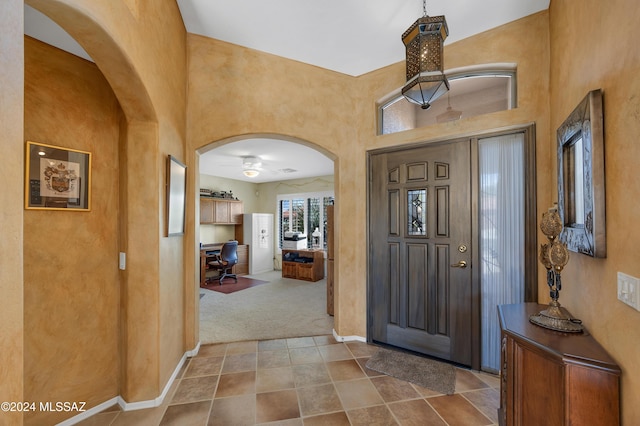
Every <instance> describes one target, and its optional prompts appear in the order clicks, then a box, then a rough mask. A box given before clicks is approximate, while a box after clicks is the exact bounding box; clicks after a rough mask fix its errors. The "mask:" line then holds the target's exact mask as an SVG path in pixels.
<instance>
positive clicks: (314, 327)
mask: <svg viewBox="0 0 640 426" xmlns="http://www.w3.org/2000/svg"><path fill="white" fill-rule="evenodd" d="M286 139H287V140H284V138H283V137H278V136H277V135H271V136H268V137H266V136H258V135H256V136H252V137H247V138H245V139H240V140H238V139H235V138H233V140H230V141H220V142H216V143H213V144H211V145H209V146H207V147H203V148H201V149H200V150H199V151H198V153H199V154H200V155H199V188H198V189H199V190H200V193H201V197H200V198H199V201H200V205H199V206H198V205H196V209H197V210H199V211H200V212H201V214H200V220H199V221H198V222H199V225H198V227H197V231H198V232H197V234H198V235H197V240H196V242H197V243H201V244H202V245H203V247H204V248H206V247H209V246H211V245H216V244H219V243H223V242H224V241H227V240H238V241H239V247H240V246H245V247H246V250H247V251H248V252H249V256H248V258H249V265H248V266H247V270H248V274H242V278H243V279H244V278H249V279H253V280H258V281H261V282H262V284H260V285H255V286H252V287H250V288H246V289H242V290H241V291H234V292H230V293H224V292H219V291H215V290H218V289H217V286H220V284H219V283H218V281H216V280H215V279H213V280H212V281H211V283H209V284H210V285H208V286H205V287H206V288H202V287H201V288H199V289H196V290H198V291H199V294H200V298H199V311H200V312H199V319H200V324H199V336H200V342H201V343H203V344H206V343H222V342H231V341H243V340H264V339H275V338H292V337H303V336H312V335H320V334H332V332H333V317H332V316H330V315H328V314H327V302H326V300H327V299H326V297H327V275H328V272H329V271H328V269H326V268H328V259H327V258H326V256H325V255H324V253H323V261H324V265H325V267H324V268H323V276H324V278H321V279H318V280H315V278H318V277H315V276H314V280H311V281H305V280H302V279H292V278H288V277H283V273H282V271H281V268H282V265H283V262H282V253H281V249H282V248H287V247H284V246H283V245H282V244H283V236H284V231H295V232H294V233H295V234H296V237H298V236H299V237H303V236H304V237H305V239H304V240H301V241H299V242H300V243H301V244H303V245H304V247H301V249H305V248H311V244H312V243H313V241H314V239H313V237H314V232H315V231H316V229H318V232H320V237H321V238H319V240H318V245H319V247H320V248H322V243H323V242H324V241H326V233H323V231H325V226H326V220H323V218H324V217H326V213H325V210H326V200H327V199H331V200H333V197H334V191H335V190H334V186H335V183H334V179H333V174H334V161H333V159H332V158H331V156H330V154H329V153H325V152H322V150H320V149H317V148H310V147H309V146H308V145H309V144H308V143H305V144H302V143H297V142H294V141H291V140H290V139H291V138H286ZM247 157H251V158H252V159H254V161H253V163H252V165H253V166H255V168H256V172H257V173H255V174H254V175H253V176H247V175H246V174H245V173H243V172H244V166H245V164H244V160H245V159H246V158H247ZM256 159H257V161H256ZM301 164H304V167H301V166H300V165H301ZM309 164H313V165H314V167H309V166H308V165H309ZM323 165H324V166H323ZM321 166H322V167H321ZM318 170H320V172H318ZM203 193H207V194H213V195H212V196H213V197H214V198H215V197H216V196H219V195H218V194H221V193H224V194H225V195H227V194H233V198H234V202H235V203H236V204H241V205H242V206H243V214H242V215H241V216H243V218H242V220H243V222H244V221H245V219H246V218H247V216H253V217H255V216H260V217H267V216H268V217H269V219H268V220H269V221H270V223H269V225H270V226H269V227H264V229H271V230H272V232H270V233H271V235H269V236H268V237H269V238H264V239H262V238H261V239H260V240H259V241H260V243H257V242H256V241H254V240H253V238H252V232H254V231H256V230H257V229H258V228H255V227H254V228H255V229H254V231H251V230H249V229H248V228H247V227H245V226H244V223H235V222H234V223H233V224H223V223H218V222H216V221H212V220H208V219H204V220H203V215H202V208H201V207H202V201H203V200H204V201H212V200H211V198H208V196H204V197H203V196H202V194H203ZM329 195H330V197H329ZM328 197H329V198H328ZM213 201H217V200H213ZM285 228H286V229H285ZM260 229H262V228H260ZM298 234H299V235H298ZM296 239H297V238H296ZM262 242H264V244H268V245H270V246H271V249H272V251H271V255H270V256H269V257H270V258H271V259H270V260H271V262H270V263H271V265H270V266H271V267H270V268H258V270H256V269H255V268H253V266H255V265H256V262H255V256H251V253H250V251H251V248H254V249H255V248H259V247H260V245H259V244H261V243H262ZM307 243H308V244H307ZM296 248H297V246H296ZM201 251H202V249H201ZM252 259H253V261H252ZM314 263H315V262H314ZM201 269H202V262H200V270H198V274H197V275H198V276H201V272H202V271H201ZM209 273H210V274H211V275H215V273H214V272H213V271H209ZM205 275H207V276H208V274H207V273H206V272H205ZM233 283H234V281H233V280H228V279H225V280H224V283H223V285H222V287H224V286H227V285H230V284H233Z"/></svg>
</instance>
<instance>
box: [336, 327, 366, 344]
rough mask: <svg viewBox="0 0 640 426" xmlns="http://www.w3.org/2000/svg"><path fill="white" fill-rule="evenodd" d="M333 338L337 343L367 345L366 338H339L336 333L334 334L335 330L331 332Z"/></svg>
mask: <svg viewBox="0 0 640 426" xmlns="http://www.w3.org/2000/svg"><path fill="white" fill-rule="evenodd" d="M333 337H334V338H335V339H336V340H337V341H338V342H363V343H367V338H366V337H362V336H340V335H339V334H338V333H336V330H335V329H334V330H333Z"/></svg>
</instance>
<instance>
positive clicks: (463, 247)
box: [458, 244, 467, 253]
mask: <svg viewBox="0 0 640 426" xmlns="http://www.w3.org/2000/svg"><path fill="white" fill-rule="evenodd" d="M458 251H459V252H460V253H466V252H467V246H465V245H464V244H460V245H459V246H458Z"/></svg>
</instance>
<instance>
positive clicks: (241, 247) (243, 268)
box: [200, 243, 249, 285]
mask: <svg viewBox="0 0 640 426" xmlns="http://www.w3.org/2000/svg"><path fill="white" fill-rule="evenodd" d="M223 244H224V243H215V244H205V245H203V246H202V247H201V248H200V285H204V284H205V282H206V280H207V271H208V270H209V269H210V268H209V264H208V262H211V261H212V260H214V259H215V256H214V252H215V251H218V252H219V251H220V249H222V245H223ZM237 253H238V263H237V264H236V265H235V266H234V267H233V273H234V274H236V275H246V274H248V273H249V246H248V245H246V244H238V251H237Z"/></svg>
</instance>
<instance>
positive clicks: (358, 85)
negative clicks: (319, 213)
mask: <svg viewBox="0 0 640 426" xmlns="http://www.w3.org/2000/svg"><path fill="white" fill-rule="evenodd" d="M27 2H28V3H29V4H30V5H32V6H34V7H35V8H37V9H39V10H41V11H43V12H44V13H46V14H47V15H49V16H50V17H52V18H54V19H55V20H56V21H57V22H58V23H59V24H61V25H62V26H63V27H64V28H65V29H67V31H68V32H69V33H70V34H71V35H72V36H73V37H74V38H76V40H78V41H79V42H80V44H81V45H83V47H84V48H85V50H87V51H88V52H89V54H90V55H91V56H92V57H93V59H94V60H95V62H96V64H97V66H98V68H99V69H100V71H101V72H102V74H103V75H104V77H105V79H106V81H107V82H108V83H109V85H110V86H111V89H112V90H113V92H114V93H115V96H116V98H117V99H118V101H119V103H120V106H121V108H122V111H123V113H124V116H125V117H126V118H125V119H123V120H121V121H120V132H119V135H120V137H119V139H120V149H119V151H118V158H119V161H120V168H119V182H120V194H119V200H120V201H119V204H120V208H121V211H120V212H119V214H120V222H119V226H120V228H119V230H118V233H119V235H121V238H120V247H119V249H120V250H124V251H127V253H128V269H127V271H124V272H119V285H120V286H121V289H122V300H121V302H122V305H121V306H122V311H121V316H120V321H121V324H122V329H121V333H122V334H121V336H122V347H121V348H120V349H121V358H120V362H121V365H122V373H121V378H120V393H121V394H122V395H123V396H124V397H125V399H127V400H128V401H136V400H145V399H150V398H155V397H157V396H158V394H159V392H160V391H161V390H162V388H163V386H164V384H165V383H166V380H167V378H168V377H169V375H170V374H171V372H172V368H174V367H175V365H176V363H177V362H178V360H179V357H180V355H181V354H182V353H183V352H184V350H185V349H190V348H192V347H193V346H194V344H195V342H197V292H196V291H195V285H194V283H195V282H196V278H195V274H196V271H197V261H196V257H197V236H196V235H197V231H196V228H197V225H196V222H195V221H196V220H197V212H196V211H195V206H196V201H195V200H196V197H197V188H198V179H199V177H198V176H197V174H195V173H189V175H188V186H189V197H188V201H187V203H188V204H187V233H186V235H185V236H184V237H172V238H166V237H164V234H163V223H164V222H163V221H164V206H163V202H164V178H165V176H164V161H165V158H166V155H167V154H172V155H175V156H177V157H178V158H184V159H185V162H186V163H187V166H188V167H189V169H188V170H191V171H197V161H196V160H197V155H196V153H195V151H196V149H198V148H200V147H203V146H205V145H207V144H209V143H212V142H214V143H215V142H217V141H222V140H225V139H226V138H233V137H238V136H242V135H251V134H255V135H263V134H267V135H281V136H284V137H289V138H293V139H295V140H296V141H302V142H304V143H306V144H308V145H310V146H312V147H315V148H317V149H319V150H321V151H322V152H323V153H325V154H327V155H329V156H330V157H331V158H332V159H334V160H335V161H336V173H335V180H336V198H337V205H336V233H337V235H338V236H339V237H338V240H337V241H336V249H337V253H338V260H337V270H338V271H337V274H336V284H337V286H338V288H337V291H336V294H337V298H338V300H337V301H336V322H335V326H336V331H337V332H338V333H339V334H341V335H344V336H350V335H358V336H364V335H365V334H366V262H367V259H366V252H367V248H366V245H365V241H366V239H365V236H366V217H367V206H366V196H365V194H366V155H365V153H366V150H368V149H374V148H380V147H388V146H393V145H399V144H405V143H413V142H420V141H431V140H439V139H444V138H448V137H452V136H457V135H461V134H474V133H478V132H483V131H485V130H487V129H492V128H500V127H505V126H514V125H524V124H528V123H530V122H535V123H536V132H537V152H536V154H537V172H538V173H537V184H538V212H539V213H540V212H542V211H543V210H544V209H546V208H547V207H548V205H549V204H550V203H551V202H552V200H553V199H554V198H555V188H554V186H555V128H556V127H557V125H558V124H559V123H561V122H562V120H563V119H564V117H565V116H566V114H567V113H568V112H569V111H570V110H571V109H572V108H573V107H574V106H575V104H576V102H577V101H578V100H579V99H581V98H582V97H583V96H584V94H586V92H587V91H588V90H591V89H593V88H596V86H598V87H602V88H603V90H604V92H605V145H606V157H607V158H606V167H607V177H606V178H607V206H606V208H607V219H608V221H607V222H608V226H607V231H608V237H607V242H608V247H609V256H608V258H607V259H606V260H602V259H589V258H586V257H584V256H573V257H572V260H571V262H570V263H569V265H568V267H567V268H566V271H565V273H564V274H563V278H564V279H565V280H566V281H565V282H567V283H568V284H567V285H566V286H565V288H564V289H563V294H562V295H561V302H563V304H565V305H566V306H567V307H568V308H570V309H571V310H572V311H573V313H574V314H575V315H577V316H580V317H581V318H582V319H583V320H584V321H585V324H586V325H587V327H588V328H589V329H590V330H591V331H592V332H593V334H594V335H595V336H596V338H597V339H598V340H599V341H600V342H601V343H602V344H603V345H604V346H605V348H607V349H608V350H609V351H610V352H611V354H612V355H613V356H614V358H615V359H616V360H617V361H618V362H619V363H620V365H621V366H622V368H623V381H622V397H623V420H624V423H625V424H635V423H639V422H640V408H638V407H637V406H636V404H635V401H637V400H638V399H640V384H639V381H638V379H637V378H635V377H634V372H635V371H637V369H638V367H639V365H638V362H639V361H638V360H639V359H640V356H639V354H638V346H637V345H635V344H634V342H637V341H638V336H637V333H638V331H637V330H638V327H635V326H636V325H638V322H639V321H638V313H637V312H635V311H632V310H631V309H630V308H627V307H626V306H625V305H622V304H620V302H617V301H616V300H615V290H614V288H615V272H616V271H619V270H620V271H623V272H627V273H629V274H631V275H635V276H640V271H638V269H637V268H638V266H637V265H636V264H635V263H634V260H635V257H634V253H635V251H634V246H633V243H634V241H633V237H634V236H636V235H637V232H634V229H635V228H634V227H633V226H632V225H633V223H634V219H635V218H636V217H638V211H637V210H638V205H637V203H635V204H634V202H633V200H635V199H637V198H638V197H637V196H636V195H637V192H638V184H636V183H635V181H633V180H632V179H629V178H628V177H627V176H633V171H634V169H633V165H634V164H635V163H637V160H638V148H637V147H636V145H635V144H634V140H635V139H634V136H635V135H637V134H638V128H637V127H638V119H637V110H638V108H637V107H636V106H637V105H636V104H637V99H638V97H637V94H638V89H639V87H638V86H639V85H640V83H638V80H637V77H636V76H635V75H636V74H637V72H638V53H637V52H636V51H634V50H633V49H632V46H633V45H634V44H633V43H634V41H635V40H636V39H637V38H638V37H637V36H638V31H639V30H638V29H637V26H635V22H637V21H638V18H639V16H638V8H637V6H636V5H635V3H634V1H632V0H615V1H614V2H613V3H611V2H609V3H607V4H606V6H605V5H601V4H600V3H598V2H597V1H596V0H587V3H586V6H584V5H583V6H584V7H579V6H580V5H578V4H574V3H575V2H568V1H558V0H552V2H551V8H550V11H549V12H546V11H545V12H542V13H539V14H536V15H534V16H531V17H528V18H525V19H522V20H520V21H517V22H514V23H511V24H508V25H506V26H503V27H500V28H497V29H495V30H492V31H488V32H486V33H484V34H481V35H478V36H475V37H472V38H469V39H465V40H462V41H459V42H457V43H453V44H451V45H448V46H447V48H446V51H445V67H446V68H457V67H461V66H466V65H476V64H481V63H491V62H515V63H517V65H518V95H519V96H518V97H519V101H518V108H517V109H515V110H511V111H502V112H497V113H493V114H490V115H488V116H478V117H473V118H469V119H466V120H462V121H459V122H453V123H444V124H440V125H436V126H432V127H429V128H424V129H415V130H411V131H407V132H402V133H399V134H394V135H386V136H376V135H375V128H376V125H375V117H376V114H375V101H376V100H377V99H380V98H382V97H384V96H386V95H387V94H388V93H390V92H391V91H393V90H396V89H397V88H399V87H400V86H401V85H402V84H403V79H404V67H403V65H402V64H401V63H400V64H395V65H392V66H389V67H386V68H384V69H381V70H377V71H375V72H372V73H370V74H367V75H365V76H361V77H359V78H353V77H349V76H345V75H342V74H337V73H334V72H330V71H326V70H322V69H319V68H316V67H312V66H308V65H304V64H301V63H297V62H293V61H289V60H285V59H282V58H276V57H274V56H271V55H266V54H261V53H258V52H255V51H252V50H249V49H243V48H240V47H237V46H232V45H229V44H226V43H223V42H219V41H215V40H209V39H205V38H203V37H199V36H193V35H189V36H186V35H185V32H184V27H183V26H182V23H181V21H180V16H179V13H178V10H177V5H176V4H175V2H141V1H135V0H127V1H126V2H125V1H123V0H96V1H92V2H85V1H82V0H27ZM582 3H584V2H582ZM0 8H1V12H2V13H0V15H1V16H2V18H0V22H2V23H3V25H2V26H0V28H2V39H3V43H2V44H1V45H0V55H1V56H0V59H1V62H0V64H1V65H2V67H3V68H2V71H3V72H2V73H1V74H0V79H1V80H0V81H1V82H2V85H1V86H0V87H1V88H0V90H2V95H3V102H4V100H5V99H6V100H7V104H4V103H3V104H2V105H0V112H2V114H0V122H1V123H2V124H3V132H2V134H1V135H0V138H2V141H3V143H6V145H3V148H5V147H6V148H7V150H6V152H5V151H3V152H5V156H6V157H7V158H9V159H11V158H12V159H13V164H20V166H11V165H9V166H8V167H9V169H8V172H9V175H10V176H9V177H8V181H6V182H5V183H7V186H8V187H9V188H10V189H9V190H8V191H4V192H3V193H2V194H1V195H0V200H5V201H7V202H4V203H2V206H3V212H2V214H3V216H2V219H3V227H4V226H5V224H6V229H8V230H10V231H9V233H10V234H11V237H10V238H3V241H2V242H0V248H1V249H2V257H1V259H2V260H0V262H2V263H1V265H2V266H3V268H2V275H0V291H1V292H2V298H3V302H2V303H3V309H1V310H0V318H2V319H3V324H9V326H8V327H7V329H6V330H5V329H3V334H2V341H1V342H0V343H2V349H3V358H2V360H3V361H5V359H7V361H8V364H4V362H3V363H2V365H1V366H0V378H1V379H3V386H2V387H1V388H2V391H1V392H8V396H9V397H12V396H14V395H16V396H21V395H19V393H20V392H21V388H22V377H21V375H20V374H15V373H14V372H12V371H9V370H8V368H17V369H20V368H21V366H20V363H21V360H20V358H19V357H20V355H15V356H8V358H7V355H6V351H5V350H4V349H5V348H9V349H12V348H15V349H16V352H15V353H16V354H20V353H21V350H22V347H21V341H20V339H19V338H16V336H15V332H16V331H18V330H19V329H20V328H21V327H22V315H21V314H22V312H21V309H22V306H21V302H20V301H21V300H22V281H23V280H22V273H21V272H20V271H18V272H14V266H15V265H16V264H17V265H22V257H21V256H22V253H21V249H22V232H23V228H22V213H21V212H20V211H18V210H17V209H16V208H15V202H14V201H11V199H10V198H7V197H14V198H15V196H16V195H19V198H20V199H21V198H22V197H21V194H22V163H23V162H22V160H21V159H22V155H23V154H22V152H23V150H24V140H23V136H22V134H21V132H22V131H21V129H19V127H20V126H16V123H19V122H20V120H21V115H22V114H21V113H22V105H21V102H22V101H21V97H22V95H21V90H22V89H21V83H22V82H21V79H22V73H21V60H22V59H21V51H22V47H21V44H22V41H21V39H22V37H18V36H17V34H16V32H21V31H22V29H21V26H20V24H16V23H15V22H16V21H15V20H18V22H20V21H21V16H22V10H21V4H18V5H16V2H2V5H1V6H0ZM6 23H8V25H5V24H6ZM610 28H614V29H616V31H601V30H602V29H604V30H606V29H610ZM549 34H551V37H549ZM621 37H622V38H621ZM5 41H6V42H5ZM185 46H186V48H185ZM550 46H551V48H550ZM7 55H9V57H10V59H9V60H7ZM187 55H188V56H189V70H188V74H187V71H186V63H187ZM549 57H551V59H549ZM593 58H597V59H595V60H594V59H593ZM14 61H15V62H14ZM5 71H6V72H5ZM550 74H551V75H552V76H553V78H552V79H551V83H550V82H549V75H550ZM187 81H188V82H189V89H188V90H189V91H188V96H189V104H188V106H187V104H186V99H187V91H186V84H187ZM18 112H19V113H18ZM187 114H188V116H187ZM186 120H188V123H189V125H188V130H185V122H186ZM26 124H27V126H28V123H26ZM5 129H8V130H6V131H5ZM185 133H186V134H187V138H185ZM221 143H222V142H221ZM625 179H626V180H625ZM623 191H624V192H623ZM629 200H631V201H629ZM12 203H13V204H12ZM7 205H12V206H14V207H9V208H7V207H6V206H7ZM74 214H79V213H74ZM538 216H540V214H539V215H538ZM5 220H6V222H4V221H5ZM616 225H618V226H616ZM27 230H28V228H27V227H26V226H25V228H24V231H25V232H26V231H27ZM3 232H5V231H3ZM11 238H13V239H11ZM31 238H32V237H31V236H26V235H25V237H24V241H25V242H27V241H29V240H30V239H31ZM16 240H17V242H16ZM185 242H186V243H187V244H188V247H187V249H186V250H185V249H184V247H183V244H184V243H185ZM115 261H116V260H115V259H114V260H113V262H114V263H115ZM184 265H191V267H188V266H187V267H185V266H184ZM5 266H6V267H5ZM30 267H31V265H30V264H28V263H27V262H24V268H25V270H26V269H28V268H30ZM73 268H74V264H73V263H72V262H68V263H64V264H63V269H73ZM18 269H20V268H18ZM6 271H9V272H6ZM65 273H66V272H65ZM6 274H9V276H7V275H6ZM571 282H577V283H580V285H579V286H578V285H571V284H570V283H571ZM16 283H17V284H16ZM540 288H541V291H540V293H541V298H540V300H541V301H542V302H544V301H545V299H544V297H546V291H545V289H544V283H543V282H542V281H541V285H540ZM603 290H604V291H603ZM61 311H62V313H63V314H64V315H67V314H69V313H70V312H69V311H67V310H65V309H63V308H62V309H61ZM5 319H6V320H7V322H4V320H5ZM69 333H71V332H69ZM27 340H28V339H27ZM12 353H13V352H12ZM58 361H59V360H58ZM24 374H25V376H29V374H30V373H29V372H28V371H25V372H24ZM4 379H6V381H5V380H4ZM5 389H6V391H5ZM95 390H96V392H98V391H99V386H96V387H95Z"/></svg>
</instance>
